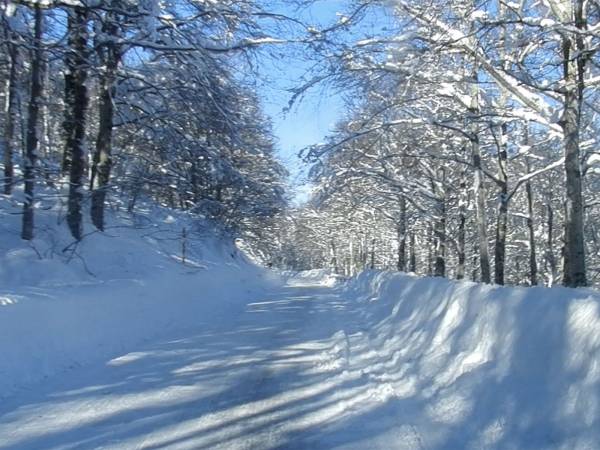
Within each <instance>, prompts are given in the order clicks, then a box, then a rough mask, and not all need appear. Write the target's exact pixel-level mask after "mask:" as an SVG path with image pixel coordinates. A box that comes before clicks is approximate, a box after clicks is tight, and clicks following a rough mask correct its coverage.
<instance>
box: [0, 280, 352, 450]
mask: <svg viewBox="0 0 600 450" xmlns="http://www.w3.org/2000/svg"><path fill="white" fill-rule="evenodd" d="M349 305H350V303H349V302H344V300H343V299H342V298H341V297H340V294H339V292H338V291H336V289H335V288H331V287H327V286H323V285H310V284H309V283H308V284H307V283H298V282H296V284H294V283H292V284H288V285H286V286H284V287H282V288H278V290H277V291H274V292H271V293H270V294H269V295H265V296H264V298H263V299H262V300H260V301H255V302H253V303H251V304H249V305H248V306H247V308H246V310H245V311H244V312H243V313H241V314H240V315H239V316H238V317H237V318H233V319H232V320H231V321H230V322H229V323H228V324H220V323H213V324H211V323H210V321H206V320H203V318H201V317H199V318H198V326H197V329H195V330H193V331H192V332H189V333H185V334H183V335H181V336H176V337H171V338H170V339H166V340H161V341H159V342H154V343H150V344H148V345H145V346H144V347H143V348H140V349H139V350H138V351H135V352H130V353H127V354H124V355H123V356H121V357H119V358H116V359H113V360H111V361H109V362H107V363H106V364H103V365H101V366H93V367H85V368H74V369H73V370H71V371H69V372H67V373H64V374H62V376H59V377H56V378H53V379H49V380H47V381H46V383H44V384H43V386H40V387H38V388H35V389H32V390H31V391H29V392H26V393H23V392H22V393H20V394H19V395H18V396H15V397H13V398H12V399H9V400H8V401H7V402H5V403H4V404H2V405H1V406H0V436H2V440H1V441H0V448H2V449H8V448H10V449H17V448H18V449H40V448H44V449H59V448H60V449H75V448H77V449H84V448H106V449H127V448H136V449H140V448H144V449H159V448H175V449H218V448H222V449H237V448H244V449H246V448H248V449H249V448H256V449H269V448H319V447H321V446H325V447H329V445H330V444H332V443H331V442H329V444H327V445H325V443H324V442H319V441H320V440H321V439H324V434H323V431H324V428H323V427H324V425H325V424H327V423H329V422H336V421H338V420H339V419H340V418H341V417H343V416H344V415H345V413H347V412H348V411H351V410H352V409H353V408H354V407H355V406H357V405H358V404H359V402H360V401H361V399H364V397H362V396H361V395H358V393H357V392H355V390H354V387H355V386H356V380H353V379H349V378H347V377H344V376H343V371H344V370H343V369H344V368H343V367H340V366H342V365H343V361H344V358H347V357H348V355H347V353H348V351H349V349H348V344H349V341H348V338H347V335H346V334H345V332H343V331H340V330H342V329H344V328H346V330H347V329H348V327H349V326H351V324H356V323H357V321H355V320H352V319H351V317H352V316H353V315H354V314H355V312H354V311H352V310H351V308H350V306H349ZM107 333H110V330H107ZM340 361H342V363H340ZM336 434H337V433H336ZM331 438H333V436H330V438H329V439H331ZM338 444H343V443H342V442H338ZM315 446H316V447H315Z"/></svg>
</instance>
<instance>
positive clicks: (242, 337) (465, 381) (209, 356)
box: [0, 272, 600, 450]
mask: <svg viewBox="0 0 600 450" xmlns="http://www.w3.org/2000/svg"><path fill="white" fill-rule="evenodd" d="M285 278H287V283H286V285H279V286H277V285H276V284H274V283H273V282H271V283H270V285H269V287H265V285H264V284H263V289H262V290H260V289H257V290H254V291H253V292H252V293H251V294H248V293H246V294H248V295H242V293H240V295H238V296H237V299H238V301H236V302H235V303H236V304H240V303H244V304H245V307H244V308H237V309H236V308H229V310H228V312H227V314H226V315H221V318H222V319H220V320H215V319H214V317H215V316H213V312H212V311H206V312H205V314H201V315H198V316H194V318H193V320H184V321H183V325H185V326H182V327H177V326H173V327H171V329H170V330H166V331H165V332H164V333H162V334H161V336H160V337H156V338H155V339H151V340H149V341H147V342H145V343H143V344H137V345H135V346H131V347H130V348H129V349H128V351H124V352H122V353H121V354H120V355H118V356H117V355H115V356H113V357H109V358H105V359H104V360H101V359H98V360H97V361H96V362H95V363H92V364H88V365H86V366H85V367H81V368H73V369H72V370H70V371H68V372H63V373H61V374H60V375H59V376H54V377H50V378H48V379H47V380H45V381H44V382H43V383H39V384H37V385H35V386H30V388H29V389H28V390H21V391H19V392H18V393H17V394H15V395H13V396H10V397H7V398H5V399H4V401H3V402H2V403H1V405H0V436H1V437H2V439H0V448H11V449H37V448H44V449H46V448H47V449H86V448H106V449H111V448H114V449H128V448H132V449H133V448H136V449H142V448H143V449H158V448H173V449H249V448H253V449H275V448H285V449H296V448H297V449H300V448H302V449H333V448H336V449H377V448H380V449H415V450H416V449H436V450H438V449H439V450H441V449H448V450H450V449H520V450H529V449H532V450H533V449H536V450H537V449H565V450H566V449H581V450H583V449H598V448H600V419H599V416H600V313H599V309H598V307H599V302H600V295H598V294H597V293H595V292H593V291H589V290H567V289H562V288H555V289H543V288H536V289H525V288H498V287H489V286H480V285H476V284H473V283H456V282H452V281H447V280H442V279H418V278H414V277H410V276H406V275H395V274H385V273H376V272H371V273H365V274H363V275H361V276H359V277H358V278H356V279H353V280H350V281H349V282H347V283H344V282H340V283H339V284H337V285H334V286H332V285H331V277H330V276H329V275H328V274H327V273H325V272H311V273H309V274H300V275H299V276H298V277H291V276H290V275H289V274H287V276H286V277H285ZM177 295H184V296H185V295H186V293H185V292H178V293H177ZM209 297H210V296H208V297H206V296H204V295H203V291H202V290H199V291H198V298H209ZM191 304H193V303H192V302H189V301H188V302H186V301H184V300H179V301H178V303H177V306H176V307H174V306H172V303H166V302H164V303H162V306H161V309H162V310H163V311H165V314H166V315H169V314H172V313H171V312H168V311H169V310H170V309H179V308H181V310H182V311H184V312H182V313H180V314H179V316H178V317H185V316H186V314H185V311H190V309H188V308H190V305H191ZM225 319H226V320H225ZM13 342H14V343H15V345H16V346H17V347H18V346H19V345H20V344H19V342H18V341H13Z"/></svg>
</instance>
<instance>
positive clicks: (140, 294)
mask: <svg viewBox="0 0 600 450" xmlns="http://www.w3.org/2000/svg"><path fill="white" fill-rule="evenodd" d="M3 206H4V207H3V208H2V212H0V216H2V217H1V220H0V222H1V225H0V255H2V256H1V257H0V355H2V356H1V358H0V397H2V396H6V395H8V394H11V393H12V392H13V391H14V390H15V389H18V388H20V387H23V386H27V385H29V384H33V383H35V382H38V381H40V380H41V379H43V378H45V377H47V376H50V375H53V374H55V373H57V372H60V371H62V370H65V369H68V368H71V367H74V366H79V365H85V364H89V363H92V362H96V361H101V360H103V359H106V358H110V357H113V356H116V355H119V354H122V353H123V352H125V351H127V350H130V349H131V348H132V347H134V346H135V345H137V344H139V343H141V342H142V341H146V340H150V339H153V338H156V337H158V336H162V335H165V334H168V333H169V332H171V331H173V330H174V329H176V330H182V329H186V328H187V327H194V326H196V327H197V326H199V324H201V323H203V322H206V321H210V322H211V323H213V324H214V323H218V322H219V321H225V320H226V316H228V315H233V316H234V315H235V314H236V313H237V312H238V311H241V310H242V309H243V307H244V306H245V304H246V303H247V302H248V301H249V299H250V298H253V295H256V294H257V293H259V292H261V291H262V290H263V289H264V288H265V287H267V286H269V285H270V284H271V283H273V282H275V280H274V279H273V278H272V277H271V278H270V277H269V275H267V273H266V272H265V271H264V270H262V269H261V268H259V267H258V266H256V265H254V264H252V263H251V262H249V261H248V260H247V258H245V257H244V255H243V254H241V253H240V252H238V251H237V249H236V248H235V247H234V246H233V244H231V243H228V242H227V241H226V240H223V239H220V238H218V237H216V236H215V231H214V229H211V228H210V226H209V225H207V224H206V223H203V222H202V221H200V220H198V219H197V218H194V217H192V216H187V215H186V214H184V213H175V212H173V211H169V210H167V209H164V208H159V207H156V206H152V205H149V206H148V209H146V210H145V211H143V210H141V211H140V212H138V213H136V214H135V215H131V214H124V213H123V214H117V213H114V214H111V215H110V223H109V226H108V227H107V232H106V233H97V232H96V233H93V232H92V233H91V234H90V235H88V236H87V237H86V238H85V239H84V240H83V241H82V242H81V243H79V244H77V245H76V246H75V244H74V243H73V240H72V238H71V237H70V235H69V232H68V230H67V227H66V225H64V224H57V223H56V216H57V215H58V216H59V217H60V214H59V213H58V212H57V211H56V210H55V209H48V210H47V211H43V210H37V211H36V231H37V239H35V240H34V241H33V242H31V243H30V244H28V243H26V242H24V241H22V240H20V239H19V226H20V216H19V215H15V214H10V212H9V211H10V210H11V209H10V207H9V206H7V205H6V204H5V205H3ZM86 228H87V229H88V231H89V230H93V227H92V226H91V225H90V224H87V227H86ZM184 228H185V229H186V230H187V231H186V233H185V237H184V233H183V232H182V230H183V229H184ZM184 248H185V250H184ZM184 251H185V255H186V259H185V264H183V261H182V259H183V252H184Z"/></svg>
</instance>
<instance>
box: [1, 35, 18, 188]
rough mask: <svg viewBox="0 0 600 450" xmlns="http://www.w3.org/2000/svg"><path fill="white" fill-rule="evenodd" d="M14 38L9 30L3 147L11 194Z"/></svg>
mask: <svg viewBox="0 0 600 450" xmlns="http://www.w3.org/2000/svg"><path fill="white" fill-rule="evenodd" d="M13 39H14V37H13V33H12V31H10V30H9V31H8V32H7V41H6V48H7V56H8V64H9V69H8V79H7V80H6V93H5V96H6V97H5V104H4V113H5V117H4V136H3V139H2V140H3V142H2V149H3V151H4V193H5V194H6V195H10V194H11V193H12V186H13V182H14V173H15V170H14V165H13V154H14V151H13V145H14V135H15V123H16V121H17V117H16V116H17V101H16V98H17V65H18V61H19V51H18V48H17V46H16V45H15V44H14V42H12V41H13Z"/></svg>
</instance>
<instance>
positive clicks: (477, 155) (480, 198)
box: [470, 64, 491, 284]
mask: <svg viewBox="0 0 600 450" xmlns="http://www.w3.org/2000/svg"><path fill="white" fill-rule="evenodd" d="M477 70H478V67H477V64H474V67H473V86H472V92H471V107H470V112H471V114H472V115H473V116H474V117H472V118H471V120H472V123H471V133H472V136H471V151H472V158H473V168H474V170H475V177H474V184H473V191H474V194H475V202H476V203H475V206H476V212H477V232H478V233H477V236H478V245H479V265H480V270H481V281H482V282H483V283H488V284H489V283H490V282H491V277H490V256H489V249H488V235H487V215H486V208H485V206H486V205H485V187H484V185H483V170H482V165H481V150H480V148H479V135H478V133H479V131H478V129H477V123H476V120H477V116H478V115H479V81H478V76H477Z"/></svg>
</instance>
